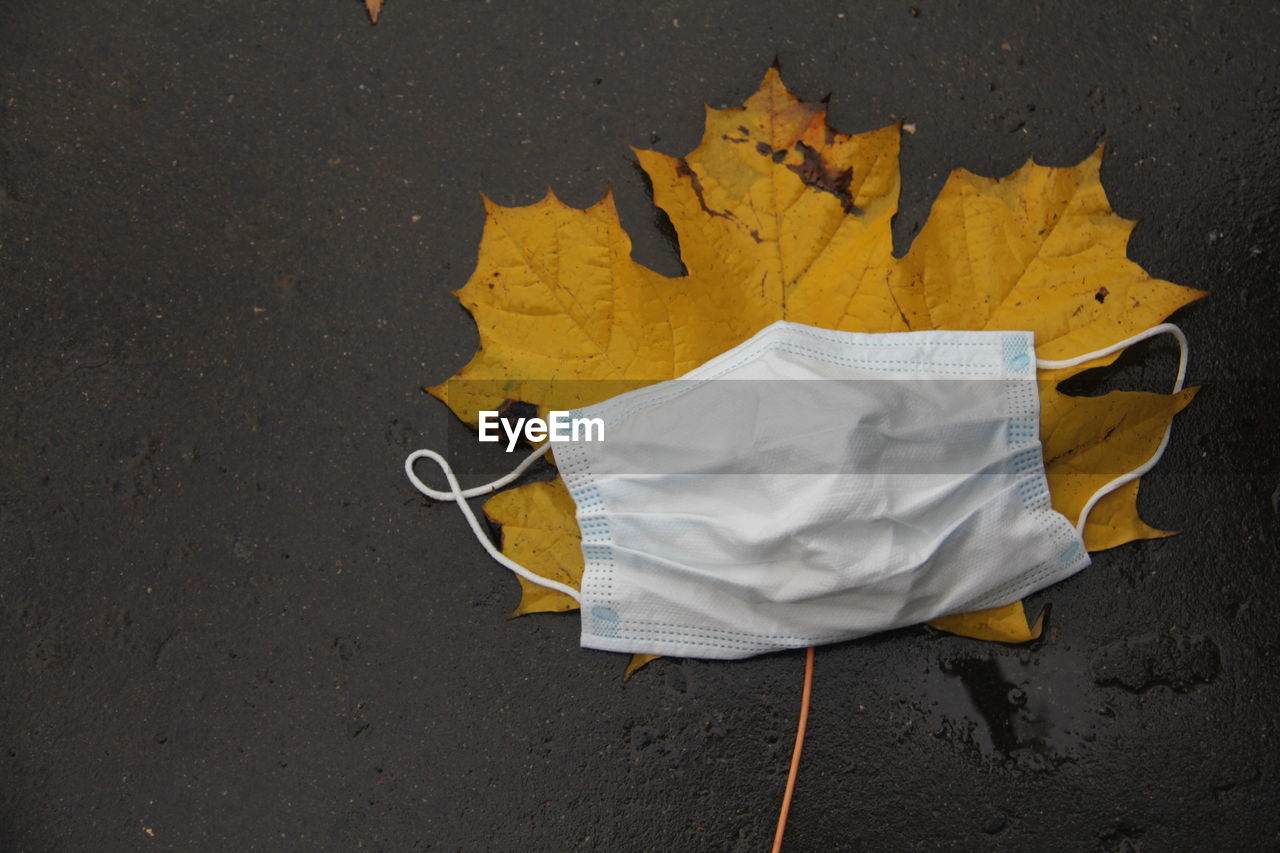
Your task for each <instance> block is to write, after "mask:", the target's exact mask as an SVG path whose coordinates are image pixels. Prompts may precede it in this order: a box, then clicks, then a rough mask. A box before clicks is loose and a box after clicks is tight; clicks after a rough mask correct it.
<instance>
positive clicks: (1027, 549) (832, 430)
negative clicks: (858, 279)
mask: <svg viewBox="0 0 1280 853" xmlns="http://www.w3.org/2000/svg"><path fill="white" fill-rule="evenodd" d="M1160 333H1169V334H1173V335H1174V336H1175V337H1176V338H1177V339H1178V342H1179V344H1180V346H1181V349H1182V358H1181V363H1180V366H1179V370H1178V378H1177V382H1176V389H1175V390H1180V389H1181V387H1182V383H1183V376H1184V374H1185V368H1186V341H1185V338H1184V337H1183V335H1182V333H1181V332H1180V331H1179V330H1178V329H1177V328H1176V327H1174V326H1170V325H1167V324H1166V325H1162V326H1157V327H1155V328H1152V329H1150V330H1148V331H1146V332H1143V333H1142V334H1140V335H1136V336H1134V337H1133V338H1130V339H1128V340H1125V341H1121V342H1119V343H1117V344H1115V345H1114V346H1112V347H1108V348H1107V349H1104V350H1099V351H1097V352H1092V353H1086V354H1084V355H1081V356H1079V357H1077V358H1074V359H1069V360H1064V361H1044V360H1041V361H1039V362H1037V360H1036V357H1035V348H1034V339H1033V335H1032V333H1030V332H966V331H929V332H902V333H886V334H856V333H848V332H832V331H827V330H822V329H817V328H813V327H810V326H804V325H800V324H796V323H788V322H778V323H774V324H773V325H771V326H769V327H767V328H765V329H763V330H762V331H760V332H759V333H758V334H756V335H755V336H754V337H752V338H750V339H749V340H747V341H745V342H743V343H742V344H740V345H738V346H736V347H734V348H733V349H731V350H729V351H728V352H725V353H723V354H722V355H720V356H718V357H716V358H714V359H712V360H711V361H709V362H707V363H706V364H704V365H702V366H701V367H699V368H697V369H696V370H694V371H692V372H690V373H688V374H686V375H685V376H682V377H680V378H679V379H674V380H670V381H667V382H660V383H658V384H655V385H650V386H648V387H645V388H641V389H639V390H636V391H631V392H628V393H625V394H621V395H619V396H617V397H614V398H612V399H609V400H606V401H605V402H603V403H599V404H597V405H594V406H590V407H586V408H583V409H579V410H576V411H574V412H571V413H569V414H570V417H571V418H575V419H578V418H580V419H599V423H601V424H602V425H603V436H602V440H597V441H573V442H566V443H548V444H547V445H544V446H543V447H541V448H539V449H538V450H535V451H534V452H533V453H532V454H531V455H530V456H529V457H527V458H526V459H525V460H524V462H522V463H521V465H520V466H518V467H517V469H516V470H515V471H513V472H512V473H511V474H510V475H508V476H507V477H504V478H502V479H501V480H498V481H495V482H494V483H489V484H486V485H484V486H479V487H475V488H472V489H467V490H463V489H462V488H461V486H460V485H459V483H458V480H457V478H456V476H455V475H454V473H453V471H452V470H451V469H450V468H449V466H448V464H447V463H446V462H445V460H444V459H443V458H442V457H441V456H440V455H439V454H437V453H435V452H433V451H430V450H419V451H416V452H415V453H413V454H411V455H410V456H409V458H408V459H407V460H406V462H405V470H406V472H407V473H408V476H409V478H410V480H411V481H412V482H413V483H414V485H415V486H417V488H418V489H419V490H420V491H422V492H423V493H424V494H426V495H428V496H430V497H432V498H435V499H438V500H453V501H456V502H457V503H458V505H459V507H460V508H461V509H462V510H463V512H464V513H465V514H466V516H467V518H468V521H469V522H470V524H471V527H472V530H473V531H474V532H475V534H476V536H477V538H478V539H479V540H480V541H481V543H482V544H483V545H484V546H485V547H486V549H487V550H488V551H489V552H490V554H492V555H493V557H494V558H495V559H497V560H498V561H499V562H501V563H502V564H503V565H505V566H507V567H508V568H510V569H511V570H512V571H515V572H516V573H517V574H520V575H521V576H523V577H525V578H527V579H529V580H531V581H533V582H535V583H538V584H542V585H543V586H547V587H550V588H552V589H557V590H559V591H561V592H564V593H566V594H567V595H570V596H572V597H573V598H574V599H576V600H577V601H578V602H579V604H580V605H581V618H582V645H583V646H584V647H587V648H593V649H604V650H608V651H615V652H630V653H647V654H663V655H672V656H681V657H698V658H743V657H749V656H751V655H756V654H761V653H763V652H770V651H776V650H779V649H792V648H802V647H806V646H813V645H818V644H823V643H832V642H837V641H841V640H848V639H853V638H856V637H861V636H865V635H868V634H872V633H875V632H878V631H884V630H888V629H891V628H899V627H904V626H908V625H914V624H918V623H920V622H926V621H929V620H931V619H934V618H937V617H940V616H945V615H950V614H953V613H961V612H965V611H970V610H977V609H982V608H986V607H995V606H998V605H1002V604H1007V603H1010V602H1013V601H1017V600H1018V599H1020V598H1023V597H1024V596H1026V595H1029V594H1031V593H1033V592H1035V591H1037V590H1039V589H1042V588H1044V587H1046V586H1049V585H1050V584H1053V583H1055V582H1057V581H1059V580H1062V579H1063V578H1066V577H1068V576H1070V575H1072V574H1075V573H1076V572H1078V571H1080V570H1081V569H1082V568H1084V567H1085V566H1086V565H1088V564H1089V555H1088V552H1087V551H1086V550H1085V547H1084V542H1083V539H1082V531H1083V529H1084V523H1085V518H1086V516H1087V515H1088V512H1089V510H1090V509H1092V507H1093V505H1094V504H1095V503H1096V502H1097V500H1098V498H1100V497H1101V496H1102V495H1104V494H1106V493H1108V492H1110V491H1112V490H1113V489H1115V488H1118V487H1119V486H1121V485H1123V484H1125V483H1127V482H1130V481H1131V480H1133V479H1135V478H1137V477H1139V476H1141V475H1142V474H1143V473H1145V472H1146V471H1147V470H1149V469H1150V467H1151V466H1153V465H1154V464H1155V462H1156V461H1157V460H1158V459H1159V457H1160V455H1161V454H1162V453H1163V451H1164V447H1165V444H1167V442H1168V433H1167V432H1166V434H1165V439H1164V442H1163V443H1162V444H1161V445H1160V449H1159V450H1158V451H1157V452H1156V454H1155V455H1154V456H1153V457H1152V458H1151V459H1150V460H1149V461H1148V462H1147V463H1146V464H1145V465H1143V466H1141V467H1140V468H1138V469H1137V470H1135V471H1130V472H1126V473H1124V474H1122V475H1121V476H1119V477H1117V478H1116V479H1115V480H1113V481H1112V482H1110V483H1108V484H1107V485H1106V486H1104V487H1103V488H1102V489H1100V490H1099V491H1098V493H1097V494H1095V495H1094V496H1093V497H1092V498H1091V499H1090V501H1089V502H1088V503H1087V504H1086V506H1085V509H1084V511H1083V512H1082V513H1081V516H1080V519H1079V522H1078V524H1077V525H1072V523H1071V522H1070V521H1068V520H1067V519H1066V518H1065V517H1064V516H1063V515H1061V514H1060V513H1058V512H1056V511H1055V510H1054V509H1053V508H1052V507H1051V506H1050V501H1049V490H1048V485H1047V482H1046V479H1045V471H1044V463H1043V459H1042V448H1041V444H1040V439H1039V409H1040V400H1039V393H1038V390H1037V385H1036V368H1037V365H1038V366H1039V367H1041V368H1046V369H1054V368H1063V367H1070V366H1074V365H1077V364H1082V363H1084V362H1086V361H1089V360H1092V359H1095V358H1099V357H1101V356H1104V355H1109V354H1111V353H1113V352H1115V351H1118V350H1119V349H1121V348H1123V347H1125V346H1128V345H1129V344H1131V343H1133V342H1135V341H1137V340H1141V339H1143V338H1146V337H1150V336H1152V335H1155V334H1160ZM548 447H550V448H551V449H552V452H553V454H554V458H555V463H556V465H557V466H558V467H559V469H560V473H561V475H562V476H563V478H564V482H565V484H566V485H567V486H568V489H569V493H570V495H572V497H573V500H574V502H575V504H576V505H577V520H578V525H579V528H580V530H581V533H582V554H583V559H584V563H585V569H584V572H583V575H582V584H581V589H573V588H571V587H569V586H566V585H565V584H561V583H558V582H556V581H553V580H550V579H548V578H543V577H541V576H539V575H537V574H535V573H533V572H531V571H529V570H528V569H526V568H525V567H523V566H521V565H519V564H518V563H515V562H514V561H512V560H510V559H509V558H508V557H506V556H505V555H503V554H501V553H500V552H499V551H498V550H497V549H496V548H495V547H494V546H493V544H492V543H491V542H490V541H489V539H488V537H487V536H486V535H485V533H484V531H483V530H482V529H481V526H480V523H479V521H478V520H477V519H476V517H475V515H474V513H473V512H472V511H471V509H470V507H469V506H468V505H467V503H466V500H465V499H466V498H468V497H474V496H476V495H480V494H485V493H487V492H491V491H494V490H496V489H498V488H501V487H502V486H504V485H506V484H507V483H509V482H511V481H512V480H514V479H515V478H516V477H518V476H520V474H522V473H523V472H524V470H525V469H527V468H528V466H529V465H530V464H532V463H533V462H534V461H535V460H536V459H537V458H538V457H539V456H540V455H541V454H542V453H543V452H545V451H546V449H547V448H548ZM423 457H426V458H430V459H433V460H435V461H436V462H437V463H438V464H439V465H440V466H441V468H442V469H443V470H444V473H445V475H446V478H447V479H448V482H449V486H450V490H449V491H439V490H436V489H432V488H430V487H428V486H427V485H425V484H424V483H422V481H421V480H420V479H419V478H418V477H417V475H416V474H415V473H414V470H413V464H414V462H415V461H416V460H417V459H419V458H423Z"/></svg>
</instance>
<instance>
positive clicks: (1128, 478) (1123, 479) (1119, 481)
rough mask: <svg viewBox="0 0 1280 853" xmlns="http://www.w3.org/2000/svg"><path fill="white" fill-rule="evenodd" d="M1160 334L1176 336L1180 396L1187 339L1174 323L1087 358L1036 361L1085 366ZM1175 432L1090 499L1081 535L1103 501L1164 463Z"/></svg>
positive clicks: (1054, 366)
mask: <svg viewBox="0 0 1280 853" xmlns="http://www.w3.org/2000/svg"><path fill="white" fill-rule="evenodd" d="M1156 335H1173V337H1174V338H1176V339H1177V341H1178V350H1179V356H1178V378H1177V380H1175V381H1174V383H1173V393H1175V394H1177V393H1178V392H1179V391H1181V390H1182V384H1183V382H1184V381H1186V378H1187V336H1186V335H1184V334H1183V333H1182V330H1181V329H1179V328H1178V327H1177V326H1175V325H1173V324H1172V323H1161V324H1160V325H1158V326H1152V327H1151V328H1150V329H1147V330H1146V331H1144V332H1139V333H1138V334H1136V335H1134V336H1133V337H1131V338H1125V339H1124V340H1123V341H1120V342H1119V343H1116V344H1112V345H1111V346H1109V347H1106V348H1105V349H1100V350H1096V351H1094V352H1087V353H1085V354H1084V355H1078V356H1076V357H1075V358H1065V359H1062V360H1061V361H1053V360H1050V359H1036V366H1037V367H1039V368H1040V369H1041V370H1061V369H1062V368H1064V367H1075V366H1076V365H1078V364H1084V363H1085V362H1086V361H1092V360H1093V359H1095V358H1102V357H1103V356H1104V355H1111V354H1112V353H1113V352H1118V351H1119V350H1122V349H1124V348H1125V347H1127V346H1130V345H1131V344H1136V343H1137V342H1138V341H1145V340H1146V339H1147V338H1154V337H1155V336H1156ZM1171 432H1173V424H1172V423H1170V424H1169V426H1168V427H1166V428H1165V431H1164V438H1162V439H1161V440H1160V446H1159V447H1157V448H1156V452H1155V454H1154V455H1152V457H1151V458H1150V459H1148V460H1147V461H1146V462H1144V463H1142V464H1141V465H1139V466H1138V467H1137V468H1134V469H1133V470H1132V471H1130V472H1128V473H1127V474H1121V475H1120V476H1119V477H1116V478H1115V479H1114V480H1112V481H1111V482H1109V483H1107V484H1106V485H1105V486H1103V487H1102V488H1100V489H1098V491H1096V492H1094V493H1093V497H1091V498H1089V500H1088V502H1087V503H1086V504H1085V505H1084V509H1083V510H1081V511H1080V521H1079V523H1077V524H1076V530H1078V531H1079V532H1080V535H1081V536H1083V535H1084V525H1085V521H1086V520H1087V519H1088V518H1089V513H1090V512H1092V511H1093V508H1094V506H1095V505H1096V504H1097V503H1098V501H1099V500H1101V499H1102V498H1104V497H1106V496H1107V495H1109V494H1111V493H1112V492H1114V491H1115V490H1116V489H1118V488H1120V487H1121V486H1123V485H1125V484H1126V483H1132V482H1133V481H1134V480H1136V479H1138V478H1139V477H1141V476H1142V475H1143V474H1145V473H1147V472H1148V471H1150V470H1151V469H1152V468H1154V467H1155V465H1156V463H1157V462H1159V461H1160V457H1161V456H1164V451H1165V448H1166V447H1168V446H1169V434H1170V433H1171Z"/></svg>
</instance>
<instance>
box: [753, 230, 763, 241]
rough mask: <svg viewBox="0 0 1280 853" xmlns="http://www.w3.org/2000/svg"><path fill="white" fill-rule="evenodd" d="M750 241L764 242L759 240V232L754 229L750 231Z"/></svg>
mask: <svg viewBox="0 0 1280 853" xmlns="http://www.w3.org/2000/svg"><path fill="white" fill-rule="evenodd" d="M751 239H752V240H755V241H756V242H757V243H763V242H764V240H761V239H760V232H759V231H757V230H756V229H754V228H752V229H751Z"/></svg>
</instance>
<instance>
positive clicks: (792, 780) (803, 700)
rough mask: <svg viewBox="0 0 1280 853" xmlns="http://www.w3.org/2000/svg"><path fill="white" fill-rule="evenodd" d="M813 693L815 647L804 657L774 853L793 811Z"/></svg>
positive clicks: (780, 845)
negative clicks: (795, 722) (802, 686)
mask: <svg viewBox="0 0 1280 853" xmlns="http://www.w3.org/2000/svg"><path fill="white" fill-rule="evenodd" d="M812 692H813V646H810V647H809V648H808V650H806V651H805V655H804V692H803V693H802V694H801V696H800V722H799V723H798V724H797V725H796V745H795V748H794V749H793V750H792V751H791V773H790V774H788V776H787V792H786V793H785V794H783V795H782V812H781V813H780V814H779V815H778V831H777V832H776V833H774V836H773V853H779V851H781V850H782V833H783V832H785V831H786V829H787V812H789V811H791V795H792V794H793V793H795V790H796V773H797V771H799V770H800V750H801V749H802V748H803V747H804V729H805V725H806V724H807V723H808V722H809V694H810V693H812Z"/></svg>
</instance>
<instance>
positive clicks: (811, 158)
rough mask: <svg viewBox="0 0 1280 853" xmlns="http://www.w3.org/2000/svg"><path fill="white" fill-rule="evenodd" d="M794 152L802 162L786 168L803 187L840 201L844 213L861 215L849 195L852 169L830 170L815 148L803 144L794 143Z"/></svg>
mask: <svg viewBox="0 0 1280 853" xmlns="http://www.w3.org/2000/svg"><path fill="white" fill-rule="evenodd" d="M796 150H797V151H799V152H800V155H801V156H802V157H804V160H803V161H802V162H800V163H797V164H792V165H788V166H787V168H788V169H790V170H791V171H793V172H795V173H796V174H797V175H799V176H800V180H802V181H804V184H805V186H807V187H811V188H813V189H815V190H818V191H819V192H824V193H831V195H833V196H835V197H836V198H838V199H839V200H840V206H841V207H842V208H844V212H845V213H853V214H860V213H862V211H861V210H858V208H857V207H855V206H854V204H853V196H852V195H850V193H849V185H850V184H851V183H853V169H852V168H849V169H842V170H836V169H834V168H831V167H830V166H828V165H827V162H826V161H825V160H823V159H822V154H820V153H819V152H818V150H817V149H816V148H814V147H812V146H810V145H806V144H805V143H803V142H797V143H796Z"/></svg>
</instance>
